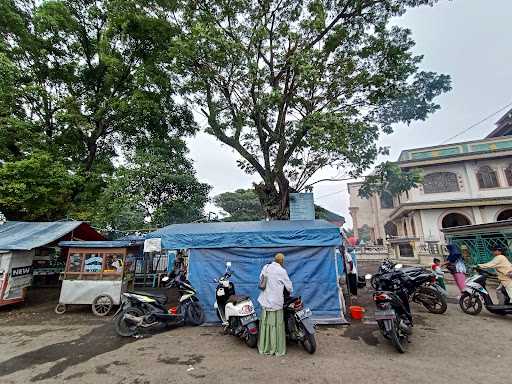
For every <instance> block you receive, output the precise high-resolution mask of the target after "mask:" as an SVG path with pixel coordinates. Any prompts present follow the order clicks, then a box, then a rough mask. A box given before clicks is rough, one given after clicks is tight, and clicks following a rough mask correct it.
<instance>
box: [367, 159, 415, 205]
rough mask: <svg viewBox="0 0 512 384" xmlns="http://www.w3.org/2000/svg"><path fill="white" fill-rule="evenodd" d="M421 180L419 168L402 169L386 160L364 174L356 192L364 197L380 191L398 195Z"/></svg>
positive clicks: (377, 193)
mask: <svg viewBox="0 0 512 384" xmlns="http://www.w3.org/2000/svg"><path fill="white" fill-rule="evenodd" d="M422 182H423V175H422V173H421V171H420V170H419V169H410V170H402V169H401V168H400V166H399V165H398V164H395V163H391V162H389V161H387V162H384V163H382V164H379V165H378V166H377V167H375V169H374V170H373V172H372V173H371V174H370V175H368V176H365V179H364V182H363V184H362V185H361V188H359V192H358V194H359V196H361V197H364V198H366V199H368V198H370V196H372V195H380V194H382V193H390V194H391V196H398V195H400V194H401V193H404V192H406V191H409V190H411V189H413V188H417V187H418V186H419V185H420V184H421V183H422Z"/></svg>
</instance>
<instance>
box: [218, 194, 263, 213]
mask: <svg viewBox="0 0 512 384" xmlns="http://www.w3.org/2000/svg"><path fill="white" fill-rule="evenodd" d="M213 202H214V203H215V205H217V206H218V207H220V208H222V209H223V210H224V211H225V212H227V213H228V214H229V216H228V217H226V218H224V221H253V220H263V219H264V218H265V213H264V212H263V208H262V207H261V203H260V201H259V199H258V195H257V194H256V192H255V191H254V189H237V190H236V191H234V192H224V193H221V194H220V195H217V196H215V197H214V198H213Z"/></svg>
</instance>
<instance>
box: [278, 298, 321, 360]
mask: <svg viewBox="0 0 512 384" xmlns="http://www.w3.org/2000/svg"><path fill="white" fill-rule="evenodd" d="M283 309H284V324H285V330H286V339H287V340H290V341H294V342H297V343H300V344H302V346H303V347H304V349H305V350H306V351H307V352H308V353H311V354H313V353H315V351H316V339H315V325H314V323H313V320H312V319H311V316H312V313H311V310H310V309H309V308H305V307H304V303H303V302H302V299H301V297H300V296H299V297H292V296H289V295H288V294H286V292H285V299H284V308H283Z"/></svg>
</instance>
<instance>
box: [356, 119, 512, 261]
mask: <svg viewBox="0 0 512 384" xmlns="http://www.w3.org/2000/svg"><path fill="white" fill-rule="evenodd" d="M397 164H398V165H399V166H400V167H401V168H402V169H403V170H408V169H413V168H416V169H420V170H421V171H422V173H423V177H424V180H423V185H421V186H420V187H419V188H416V189H413V190H410V191H408V192H406V193H404V194H402V195H400V196H396V197H394V198H393V197H391V196H390V195H383V196H372V197H371V198H370V199H364V198H361V197H359V195H358V191H359V187H360V186H361V183H350V184H349V185H348V191H349V194H350V208H349V209H350V214H351V215H352V220H353V223H354V231H355V235H356V237H359V233H358V232H359V231H360V229H361V228H365V229H368V230H369V234H370V238H371V240H373V241H374V242H375V243H377V244H378V243H381V242H385V241H386V239H388V240H390V241H391V243H392V244H393V243H394V244H398V245H397V247H396V250H397V251H398V252H399V253H400V255H401V256H410V255H409V254H408V253H409V252H412V247H410V246H409V245H407V244H410V243H411V242H416V243H417V242H424V243H426V244H443V243H444V236H443V234H442V232H441V229H443V228H449V227H454V226H460V225H471V224H483V223H491V222H496V221H500V220H506V219H511V218H512V110H511V111H509V112H508V113H507V114H506V115H505V116H503V117H502V118H501V119H500V120H499V121H498V122H497V128H496V129H495V130H494V131H493V132H492V133H491V134H490V135H489V136H488V137H486V138H484V139H482V140H477V141H468V142H463V143H456V144H446V145H439V146H435V147H427V148H416V149H409V150H405V151H403V152H402V153H401V154H400V157H399V159H398V161H397ZM402 244H403V245H402ZM413 246H414V245H413Z"/></svg>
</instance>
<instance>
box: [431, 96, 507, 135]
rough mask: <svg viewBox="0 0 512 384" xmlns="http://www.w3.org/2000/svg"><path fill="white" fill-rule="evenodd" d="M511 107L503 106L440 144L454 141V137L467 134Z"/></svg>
mask: <svg viewBox="0 0 512 384" xmlns="http://www.w3.org/2000/svg"><path fill="white" fill-rule="evenodd" d="M510 106H512V102H510V103H508V104H507V105H505V106H504V107H502V108H500V109H498V110H497V111H496V112H493V113H491V114H490V115H489V116H486V117H484V118H483V119H482V120H480V121H478V122H476V123H475V124H473V125H470V126H469V127H467V128H465V129H463V130H462V131H460V132H459V133H457V134H456V135H454V136H452V137H449V138H448V139H446V140H444V141H443V142H441V144H445V143H446V142H448V141H450V140H452V139H455V138H456V137H459V136H460V135H462V134H464V133H466V132H468V131H469V130H471V129H473V128H475V127H476V126H478V125H480V124H482V123H483V122H485V121H487V120H489V119H490V118H491V117H493V116H494V115H496V114H498V113H500V112H501V111H503V110H504V109H507V108H508V107H510Z"/></svg>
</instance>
